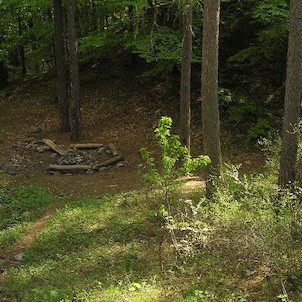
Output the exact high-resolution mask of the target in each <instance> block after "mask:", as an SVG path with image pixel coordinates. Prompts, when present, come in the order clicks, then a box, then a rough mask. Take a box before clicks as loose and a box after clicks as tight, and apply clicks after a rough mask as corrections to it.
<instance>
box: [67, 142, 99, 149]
mask: <svg viewBox="0 0 302 302" xmlns="http://www.w3.org/2000/svg"><path fill="white" fill-rule="evenodd" d="M103 146H104V145H103V144H99V143H83V144H71V145H70V148H71V149H97V148H100V147H103Z"/></svg>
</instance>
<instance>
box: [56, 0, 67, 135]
mask: <svg viewBox="0 0 302 302" xmlns="http://www.w3.org/2000/svg"><path fill="white" fill-rule="evenodd" d="M53 4H54V27H55V30H54V48H55V58H56V69H57V96H58V102H59V116H60V131H61V132H63V133H64V132H69V131H70V123H69V104H68V98H67V90H68V89H67V77H66V75H67V72H66V65H65V51H64V36H63V14H62V1H61V0H54V3H53Z"/></svg>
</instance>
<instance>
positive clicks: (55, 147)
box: [43, 138, 66, 156]
mask: <svg viewBox="0 0 302 302" xmlns="http://www.w3.org/2000/svg"><path fill="white" fill-rule="evenodd" d="M43 142H44V144H46V145H47V146H49V147H50V148H51V149H53V150H54V151H56V152H57V153H58V154H60V155H61V156H63V155H64V154H66V150H65V149H63V148H62V147H60V146H59V145H57V144H55V143H54V142H53V141H52V140H50V139H48V138H43Z"/></svg>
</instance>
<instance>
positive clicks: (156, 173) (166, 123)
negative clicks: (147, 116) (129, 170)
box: [140, 116, 210, 205]
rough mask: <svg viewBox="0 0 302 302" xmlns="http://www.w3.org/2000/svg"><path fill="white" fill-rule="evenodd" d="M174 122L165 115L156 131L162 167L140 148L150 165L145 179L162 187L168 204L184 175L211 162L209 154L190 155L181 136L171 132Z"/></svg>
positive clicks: (161, 189) (147, 152)
mask: <svg viewBox="0 0 302 302" xmlns="http://www.w3.org/2000/svg"><path fill="white" fill-rule="evenodd" d="M172 124H173V122H172V119H171V118H170V117H167V116H163V117H161V119H160V120H159V123H158V127H157V128H156V129H155V131H154V133H155V134H154V137H155V139H156V141H157V144H158V146H159V148H160V150H161V168H159V169H158V168H156V165H155V160H154V158H153V157H152V156H151V154H150V152H149V151H148V150H147V149H146V148H142V149H141V150H140V153H141V155H142V157H143V159H144V160H145V161H146V163H147V166H148V172H147V173H146V174H145V175H144V179H145V181H147V182H149V183H152V184H153V185H155V187H156V188H157V189H160V191H161V192H162V193H163V195H164V200H165V203H166V205H169V203H170V201H171V200H170V199H171V196H172V195H171V193H172V192H173V191H174V190H175V189H176V187H177V185H178V184H179V183H180V182H181V177H182V176H185V175H187V174H189V173H191V172H193V171H194V170H196V169H197V168H198V167H200V166H205V165H207V164H208V163H210V158H209V157H208V156H203V155H200V156H198V157H196V158H192V157H191V156H190V154H189V151H188V148H186V147H184V146H182V145H181V142H180V138H179V136H178V135H175V134H171V128H172Z"/></svg>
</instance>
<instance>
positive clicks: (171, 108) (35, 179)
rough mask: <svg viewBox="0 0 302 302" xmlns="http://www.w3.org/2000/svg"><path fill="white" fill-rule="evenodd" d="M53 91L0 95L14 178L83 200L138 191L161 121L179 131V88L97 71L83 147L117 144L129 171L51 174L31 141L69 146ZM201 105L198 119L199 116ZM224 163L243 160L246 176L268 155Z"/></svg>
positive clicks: (86, 80)
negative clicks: (165, 118) (146, 152)
mask: <svg viewBox="0 0 302 302" xmlns="http://www.w3.org/2000/svg"><path fill="white" fill-rule="evenodd" d="M54 87H55V83H54V82H53V80H47V81H42V80H38V79H35V80H33V79H32V80H30V81H25V82H24V83H21V84H20V85H19V86H18V87H17V88H15V89H13V90H8V91H5V92H3V93H2V94H1V95H0V106H1V116H0V125H1V144H0V164H1V163H2V167H5V168H6V169H5V170H6V171H7V172H8V173H9V174H11V175H12V177H11V180H12V181H13V182H15V183H17V184H33V185H38V186H43V187H46V188H49V189H50V190H51V191H53V192H56V194H58V193H59V194H65V195H77V196H79V197H80V196H97V195H99V193H101V192H107V191H112V190H129V189H130V190H131V189H136V188H139V187H140V186H141V185H142V181H141V176H140V175H139V174H138V172H141V164H142V160H141V157H140V155H139V149H140V148H141V147H143V146H147V147H148V148H149V149H150V150H153V151H154V150H156V148H155V144H154V141H153V130H154V128H155V127H156V124H157V122H158V119H159V118H160V116H162V115H169V116H171V117H172V118H173V119H174V121H175V125H176V130H177V125H178V88H177V87H175V84H172V83H148V82H141V80H138V79H137V78H136V75H135V74H129V75H128V78H119V77H110V78H109V77H106V76H105V77H103V78H102V76H100V75H97V72H96V71H95V73H94V72H93V71H92V72H89V73H86V74H85V75H84V76H83V78H82V90H83V91H82V95H83V97H82V102H83V105H82V107H83V108H82V114H83V123H84V136H83V139H82V140H81V142H99V143H103V144H104V145H108V144H109V143H113V144H115V145H116V147H117V149H118V150H119V151H120V152H121V153H122V154H124V155H125V156H126V161H125V165H124V167H121V168H118V167H112V168H111V169H109V170H108V171H101V172H98V173H95V174H93V175H85V174H75V175H60V174H57V175H47V174H46V173H45V172H46V169H47V166H48V164H49V163H51V162H53V158H52V155H51V154H52V153H51V152H46V153H43V154H39V153H38V152H35V150H34V149H33V148H31V147H30V144H29V143H28V142H32V141H37V140H39V139H41V138H42V137H44V138H50V139H52V140H54V141H56V142H57V143H58V144H65V145H68V144H69V143H70V141H69V135H68V134H61V133H59V132H58V131H57V126H58V120H57V108H56V103H55V101H54V99H55V93H54V91H55V89H54ZM193 105H194V104H193ZM195 107H196V106H194V108H195ZM196 108H197V109H198V106H197V107H196ZM196 108H195V109H193V116H197V115H198V112H196V110H197V109H196ZM193 120H194V123H196V122H197V125H194V124H193V134H192V137H193V138H192V141H193V147H192V150H193V155H198V154H201V153H202V150H201V145H202V138H201V135H200V133H201V130H200V127H198V125H199V124H200V121H198V120H197V121H195V120H196V119H193ZM222 132H223V133H224V130H223V129H222ZM223 137H224V135H223ZM155 153H157V151H155ZM156 156H158V155H156ZM226 160H229V161H231V162H235V163H238V162H240V163H242V164H243V169H244V170H247V171H249V170H252V171H257V169H262V167H263V164H264V159H263V157H261V156H259V155H257V154H245V153H240V154H239V156H238V155H237V156H228V157H227V158H226Z"/></svg>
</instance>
